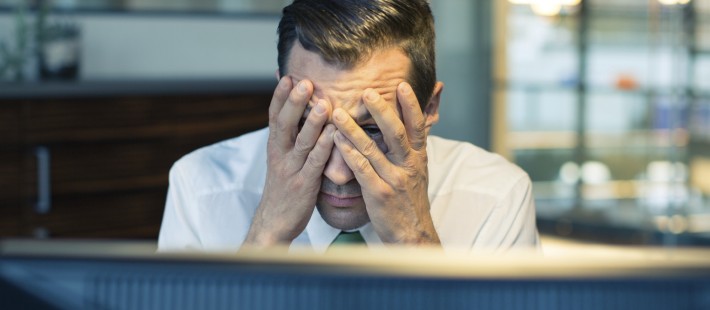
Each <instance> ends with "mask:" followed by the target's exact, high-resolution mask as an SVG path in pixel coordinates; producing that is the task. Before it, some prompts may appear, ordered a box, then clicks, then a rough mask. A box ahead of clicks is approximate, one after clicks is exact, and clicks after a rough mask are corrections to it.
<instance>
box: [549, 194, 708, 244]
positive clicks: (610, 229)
mask: <svg viewBox="0 0 710 310" xmlns="http://www.w3.org/2000/svg"><path fill="white" fill-rule="evenodd" d="M584 203H585V205H584V207H583V208H574V207H573V206H574V201H571V200H569V199H537V200H536V208H537V225H538V229H539V230H540V232H541V233H543V234H549V235H552V236H561V237H565V238H574V239H578V240H585V241H592V242H601V243H607V244H626V245H637V246H638V245H652V246H667V247H670V248H672V247H675V246H704V247H707V246H710V211H708V210H707V209H700V210H695V209H687V211H686V212H685V213H678V214H674V215H668V214H667V213H666V210H659V211H655V212H654V211H652V210H649V209H648V208H647V207H646V206H644V205H643V204H641V203H640V202H639V201H638V200H637V199H615V200H612V199H608V200H597V201H584Z"/></svg>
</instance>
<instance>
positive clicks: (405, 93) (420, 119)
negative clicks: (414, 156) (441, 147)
mask: <svg viewBox="0 0 710 310" xmlns="http://www.w3.org/2000/svg"><path fill="white" fill-rule="evenodd" d="M397 102H398V104H399V106H400V107H401V108H402V120H403V121H404V127H405V128H406V132H407V137H409V143H410V144H411V147H412V148H413V149H415V150H421V149H422V148H423V147H424V145H426V134H425V121H424V114H423V113H422V108H421V107H420V106H419V100H417V96H416V95H415V94H414V91H413V90H412V86H411V85H409V83H406V82H402V83H400V84H399V86H397Z"/></svg>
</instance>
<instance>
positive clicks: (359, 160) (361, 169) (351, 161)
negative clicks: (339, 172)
mask: <svg viewBox="0 0 710 310" xmlns="http://www.w3.org/2000/svg"><path fill="white" fill-rule="evenodd" d="M340 111H342V110H340ZM333 142H335V146H336V147H337V148H338V150H339V151H340V154H341V155H342V156H343V159H345V163H347V164H348V167H350V170H352V171H353V174H354V175H355V179H357V182H358V183H360V186H361V187H362V188H363V189H365V190H372V189H373V188H384V187H385V186H386V185H387V183H385V182H384V181H383V180H382V178H380V176H379V175H378V174H377V172H376V171H375V168H374V167H373V166H372V164H371V163H372V161H371V160H368V158H367V157H365V156H364V155H363V154H362V153H361V151H358V149H357V147H356V146H355V145H354V144H353V143H352V142H350V140H349V139H348V138H347V137H346V136H345V135H344V133H343V131H342V130H338V131H336V132H335V135H334V139H333ZM380 154H382V153H380ZM383 157H384V156H383Z"/></svg>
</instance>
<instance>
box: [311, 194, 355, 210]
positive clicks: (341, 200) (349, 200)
mask: <svg viewBox="0 0 710 310" xmlns="http://www.w3.org/2000/svg"><path fill="white" fill-rule="evenodd" d="M320 194H321V197H322V198H323V200H325V202H327V203H328V204H329V205H331V206H334V207H338V208H344V207H350V206H354V205H356V204H357V203H359V202H360V201H361V200H362V195H350V196H335V195H330V194H326V193H324V192H321V193H320Z"/></svg>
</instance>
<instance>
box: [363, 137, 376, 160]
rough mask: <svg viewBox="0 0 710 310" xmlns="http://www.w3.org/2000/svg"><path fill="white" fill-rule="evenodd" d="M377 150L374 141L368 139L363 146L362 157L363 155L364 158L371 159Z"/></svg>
mask: <svg viewBox="0 0 710 310" xmlns="http://www.w3.org/2000/svg"><path fill="white" fill-rule="evenodd" d="M379 150H380V149H379V148H378V147H377V143H375V141H374V140H372V139H370V140H367V142H366V143H365V145H364V146H363V147H362V155H365V157H372V156H373V155H375V154H376V153H377V151H379Z"/></svg>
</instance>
